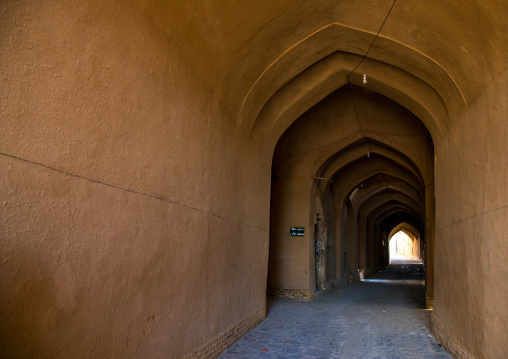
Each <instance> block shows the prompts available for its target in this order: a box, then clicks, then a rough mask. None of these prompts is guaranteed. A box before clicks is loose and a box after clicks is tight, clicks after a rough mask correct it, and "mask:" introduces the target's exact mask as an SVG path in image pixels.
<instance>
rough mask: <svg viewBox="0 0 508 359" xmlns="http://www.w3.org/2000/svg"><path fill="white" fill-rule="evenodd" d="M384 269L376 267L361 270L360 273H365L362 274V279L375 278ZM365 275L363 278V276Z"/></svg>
mask: <svg viewBox="0 0 508 359" xmlns="http://www.w3.org/2000/svg"><path fill="white" fill-rule="evenodd" d="M381 269H382V267H381V266H375V267H367V268H365V269H359V270H358V271H363V273H361V274H360V278H361V279H364V278H369V277H370V276H373V275H374V274H376V273H377V272H379V271H380V270H381ZM362 274H363V276H362Z"/></svg>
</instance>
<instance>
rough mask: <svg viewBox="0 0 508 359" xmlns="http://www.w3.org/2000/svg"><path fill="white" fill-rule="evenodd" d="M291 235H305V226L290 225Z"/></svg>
mask: <svg viewBox="0 0 508 359" xmlns="http://www.w3.org/2000/svg"><path fill="white" fill-rule="evenodd" d="M289 236H290V237H302V236H305V228H304V227H289Z"/></svg>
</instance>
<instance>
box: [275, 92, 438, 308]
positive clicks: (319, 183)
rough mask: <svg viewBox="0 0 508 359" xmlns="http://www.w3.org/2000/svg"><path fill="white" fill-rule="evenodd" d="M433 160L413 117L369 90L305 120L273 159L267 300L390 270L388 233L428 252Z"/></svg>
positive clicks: (334, 99) (317, 109) (336, 100)
mask: <svg viewBox="0 0 508 359" xmlns="http://www.w3.org/2000/svg"><path fill="white" fill-rule="evenodd" d="M334 140H335V141H334ZM323 142H324V144H323ZM433 155H434V150H433V142H432V138H431V136H430V134H429V133H428V132H427V130H426V128H425V126H424V125H423V124H422V123H421V122H420V120H419V119H418V118H417V117H416V116H415V115H414V114H412V113H411V112H410V111H408V110H407V109H405V108H403V107H402V106H401V105H400V104H398V103H396V102H394V101H393V100H391V99H388V98H387V97H385V96H383V95H380V94H377V93H375V92H373V91H370V90H367V89H365V88H360V87H358V86H352V87H349V86H343V87H342V88H340V89H338V90H337V91H335V92H333V93H332V94H331V95H329V96H327V97H326V98H325V99H323V100H322V101H321V102H320V103H319V104H317V105H315V106H314V107H312V108H311V109H310V110H309V111H307V112H306V113H305V114H304V115H302V116H301V117H300V118H299V119H298V120H296V121H295V123H294V124H293V125H292V126H290V127H289V128H288V130H287V131H286V132H285V133H284V135H283V136H282V137H281V138H280V140H279V142H278V144H277V147H276V148H275V152H274V160H273V165H272V170H273V173H274V180H273V181H272V198H271V199H272V208H271V223H270V228H271V229H270V259H269V275H268V288H269V291H273V292H276V293H279V294H281V293H282V294H283V295H284V294H285V293H294V292H295V290H300V291H308V293H306V296H307V297H312V296H313V295H314V294H315V290H316V289H325V288H329V287H331V286H342V285H346V284H348V283H352V282H354V281H357V280H359V279H360V277H362V276H365V275H370V274H372V273H374V272H375V271H377V270H379V269H380V268H382V267H383V266H385V265H387V264H388V256H389V254H388V239H389V238H390V237H389V236H388V234H390V233H391V234H393V233H392V232H393V230H394V229H395V228H397V227H398V226H400V225H401V224H402V223H407V224H408V226H412V228H414V232H415V233H416V232H417V234H418V237H419V238H420V237H421V238H422V239H423V241H422V243H423V245H424V246H425V247H427V249H431V248H432V245H431V244H430V243H428V238H432V233H433V230H434V229H433V223H434V218H433V207H434V201H433V199H434V194H433ZM292 226H303V227H306V228H308V230H307V237H305V239H302V238H292V237H289V236H288V233H287V231H288V228H289V227H292ZM420 232H421V233H420ZM422 250H423V248H422ZM427 253H428V251H427ZM430 260H431V259H430V258H429V259H428V260H427V267H428V270H427V276H428V278H427V294H426V296H427V305H428V306H429V307H431V306H432V298H433V294H432V293H433V288H432V285H433V278H432V263H431V262H430Z"/></svg>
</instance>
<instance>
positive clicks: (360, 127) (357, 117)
mask: <svg viewBox="0 0 508 359" xmlns="http://www.w3.org/2000/svg"><path fill="white" fill-rule="evenodd" d="M396 2H397V0H393V3H392V6H391V7H390V10H388V13H387V14H386V16H385V19H384V20H383V23H382V24H381V26H380V27H379V30H378V32H377V34H376V36H375V37H374V39H373V40H372V43H371V44H370V46H369V48H368V49H367V52H366V53H365V55H363V57H362V59H361V60H360V62H358V64H357V65H356V66H355V68H354V69H353V70H351V72H350V73H349V74H348V75H347V82H348V84H349V93H350V94H351V101H352V102H353V108H354V110H355V115H356V121H357V122H358V128H359V131H360V133H361V134H362V137H363V138H365V137H366V136H365V133H364V132H363V128H362V124H361V122H360V116H359V115H358V109H357V107H356V101H355V97H354V94H353V84H352V83H351V79H350V78H349V76H350V75H351V74H352V73H353V72H355V71H356V69H357V68H358V67H359V66H360V65H361V64H362V63H363V61H365V59H366V58H367V56H368V55H369V52H370V50H371V49H372V47H373V46H374V43H375V42H376V40H377V38H378V37H379V34H380V33H381V30H382V29H383V26H385V24H386V21H387V20H388V17H389V16H390V13H391V12H392V10H393V7H394V6H395V3H396ZM364 81H365V77H364ZM364 83H365V82H364ZM367 145H368V146H369V152H367V157H370V153H371V152H372V146H371V144H370V142H369V141H367ZM374 159H375V158H374ZM374 166H375V167H376V171H377V172H381V171H380V170H379V167H378V166H377V161H374ZM383 178H384V175H383Z"/></svg>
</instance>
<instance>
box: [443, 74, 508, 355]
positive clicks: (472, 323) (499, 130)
mask: <svg viewBox="0 0 508 359" xmlns="http://www.w3.org/2000/svg"><path fill="white" fill-rule="evenodd" d="M507 81H508V72H507V71H506V70H505V71H504V72H503V73H502V74H500V75H499V76H497V78H495V79H494V80H493V81H492V83H491V84H490V85H489V86H488V87H487V88H485V89H484V92H483V94H482V95H481V96H479V97H478V99H477V100H476V102H475V103H474V104H472V105H471V107H470V110H469V112H468V113H465V114H464V115H463V116H462V117H460V118H458V119H457V120H456V121H455V123H454V124H453V126H452V127H451V128H450V130H449V132H448V134H447V136H446V137H445V138H444V139H443V141H442V143H439V144H437V145H436V151H437V162H436V167H435V176H436V240H435V246H436V247H435V270H436V272H435V301H436V302H435V307H434V308H435V309H434V315H435V316H436V317H437V318H438V322H439V323H440V325H441V326H442V328H443V330H444V332H445V336H446V337H447V338H446V339H448V340H449V341H451V342H452V343H453V347H455V348H458V349H460V350H462V351H463V352H465V353H466V355H469V356H471V357H475V358H503V357H505V356H506V353H508V343H507V341H506V328H507V327H508V281H507V280H506V278H508V270H507V266H506V253H507V251H508V241H507V240H506V226H507V225H508V192H507V190H506V178H507V177H508V155H507V153H506V139H507V138H508V126H507V117H508V116H507V115H508V105H507V99H508V89H507V87H506V83H507ZM459 278H460V280H459Z"/></svg>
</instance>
